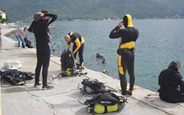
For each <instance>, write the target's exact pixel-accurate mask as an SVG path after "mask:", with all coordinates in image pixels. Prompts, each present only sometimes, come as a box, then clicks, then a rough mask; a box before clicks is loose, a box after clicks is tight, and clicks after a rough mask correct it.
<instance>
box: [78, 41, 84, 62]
mask: <svg viewBox="0 0 184 115" xmlns="http://www.w3.org/2000/svg"><path fill="white" fill-rule="evenodd" d="M83 51H84V44H83V45H81V47H80V49H79V62H80V65H81V66H82V64H83V62H84V60H83Z"/></svg>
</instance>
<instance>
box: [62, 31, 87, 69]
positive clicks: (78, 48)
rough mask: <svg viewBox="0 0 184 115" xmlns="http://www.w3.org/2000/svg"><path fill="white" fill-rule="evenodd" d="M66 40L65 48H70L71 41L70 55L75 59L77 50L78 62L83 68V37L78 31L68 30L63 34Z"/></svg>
mask: <svg viewBox="0 0 184 115" xmlns="http://www.w3.org/2000/svg"><path fill="white" fill-rule="evenodd" d="M64 38H65V41H66V42H67V48H68V49H70V45H71V42H72V43H73V52H72V55H73V56H74V58H75V59H76V55H77V52H79V62H80V66H81V69H84V60H83V51H84V42H85V41H84V38H83V36H81V35H80V34H79V33H73V32H70V33H69V34H68V35H65V36H64Z"/></svg>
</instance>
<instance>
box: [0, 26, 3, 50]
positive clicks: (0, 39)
mask: <svg viewBox="0 0 184 115" xmlns="http://www.w3.org/2000/svg"><path fill="white" fill-rule="evenodd" d="M0 51H3V46H2V37H1V27H0Z"/></svg>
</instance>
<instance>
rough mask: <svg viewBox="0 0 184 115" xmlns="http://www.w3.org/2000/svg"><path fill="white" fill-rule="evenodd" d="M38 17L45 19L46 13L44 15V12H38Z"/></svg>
mask: <svg viewBox="0 0 184 115" xmlns="http://www.w3.org/2000/svg"><path fill="white" fill-rule="evenodd" d="M36 14H37V15H38V16H40V17H43V16H44V13H42V12H37V13H36Z"/></svg>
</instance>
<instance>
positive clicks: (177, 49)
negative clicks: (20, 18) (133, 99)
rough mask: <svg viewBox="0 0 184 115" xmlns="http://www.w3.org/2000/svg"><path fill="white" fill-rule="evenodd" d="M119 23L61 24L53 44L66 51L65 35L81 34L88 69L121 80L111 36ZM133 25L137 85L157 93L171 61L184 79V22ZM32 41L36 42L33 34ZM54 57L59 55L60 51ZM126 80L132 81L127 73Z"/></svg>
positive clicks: (54, 30) (138, 22) (137, 22)
mask: <svg viewBox="0 0 184 115" xmlns="http://www.w3.org/2000/svg"><path fill="white" fill-rule="evenodd" d="M118 23H119V20H105V21H84V20H80V21H58V22H55V23H54V27H53V28H52V29H50V31H51V33H52V36H53V39H52V44H54V43H55V42H60V43H61V44H60V47H59V48H57V49H60V50H63V49H65V48H66V43H65V41H64V38H63V36H64V35H66V34H68V33H69V32H70V31H73V32H79V33H81V34H82V35H83V36H84V39H85V50H84V61H85V66H86V67H87V68H90V69H93V70H97V71H102V70H107V71H108V72H110V73H109V74H110V76H112V77H116V78H118V69H117V58H118V55H117V54H116V50H117V48H118V45H119V40H118V39H109V37H108V36H109V33H110V31H111V30H112V29H113V28H114V27H115V26H116V25H117V24H118ZM133 24H134V26H135V27H136V28H137V29H139V32H140V35H139V38H138V40H137V42H136V50H135V79H136V82H135V84H136V85H139V86H142V87H144V88H148V89H150V90H153V91H156V90H157V89H158V75H159V73H160V72H161V70H162V69H165V68H167V67H168V64H169V63H170V62H171V61H172V60H179V61H180V62H181V64H182V70H181V74H182V75H183V76H184V20H171V19H164V20H161V19H159V20H133ZM29 38H30V40H31V41H33V42H34V36H33V35H32V34H29ZM96 53H100V54H103V55H104V57H105V59H106V64H104V65H102V64H101V63H100V62H99V61H98V60H96V58H95V56H96ZM54 54H55V55H58V56H59V55H60V51H59V53H58V52H55V53H54ZM126 77H127V79H129V76H128V74H127V76H126Z"/></svg>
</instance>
